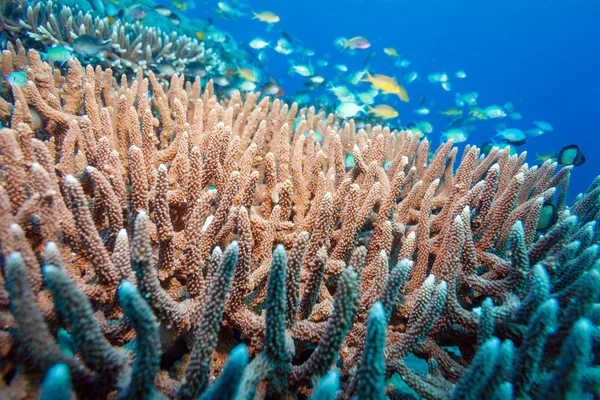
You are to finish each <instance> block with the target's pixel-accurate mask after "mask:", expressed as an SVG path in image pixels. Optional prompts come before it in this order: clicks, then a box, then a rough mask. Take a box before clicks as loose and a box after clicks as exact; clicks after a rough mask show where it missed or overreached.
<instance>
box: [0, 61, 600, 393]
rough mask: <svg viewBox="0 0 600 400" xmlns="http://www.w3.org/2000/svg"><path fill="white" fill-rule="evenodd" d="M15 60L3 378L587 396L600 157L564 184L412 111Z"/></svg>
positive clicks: (1, 220)
mask: <svg viewBox="0 0 600 400" xmlns="http://www.w3.org/2000/svg"><path fill="white" fill-rule="evenodd" d="M22 62H23V63H24V64H23V65H22V67H23V68H25V67H27V68H29V70H28V71H31V72H29V73H28V82H27V83H26V84H25V86H24V88H23V90H22V91H21V90H20V89H19V88H18V87H13V88H12V89H13V94H14V98H15V101H14V104H12V106H13V110H18V113H17V112H16V111H15V112H14V113H13V114H12V115H11V118H10V122H9V124H8V125H9V128H5V129H2V130H1V131H0V139H1V140H0V154H1V155H2V159H1V164H0V167H1V168H0V177H1V179H2V185H1V186H0V246H1V251H2V256H3V257H2V260H3V263H4V268H3V270H2V271H3V274H2V281H1V282H0V283H1V285H0V317H1V318H2V321H3V324H2V330H1V331H0V333H1V335H0V340H1V342H0V343H1V344H2V346H1V349H2V364H1V365H2V370H1V371H2V372H1V373H2V374H3V380H1V381H0V393H1V395H2V396H3V397H6V398H11V397H19V396H20V397H28V396H29V397H33V396H35V395H36V394H37V393H38V390H39V388H41V394H42V397H43V398H56V396H57V395H56V391H57V390H58V389H56V388H67V389H65V390H68V388H69V387H70V386H69V385H71V387H72V391H73V394H74V395H76V396H77V397H78V398H93V397H97V398H107V397H108V398H114V397H118V398H147V397H149V396H151V395H152V396H155V397H161V396H165V397H168V398H205V399H211V398H220V396H229V397H233V396H235V398H237V399H252V398H283V397H284V396H296V397H300V398H302V397H308V396H314V398H317V399H327V398H329V399H331V398H334V397H335V396H337V398H341V399H351V398H363V397H366V398H378V399H379V398H384V397H385V396H388V397H390V398H427V399H450V398H454V399H463V398H464V399H476V398H482V397H485V398H487V397H494V396H495V397H497V398H503V399H504V398H513V397H516V398H544V397H546V398H567V397H569V396H575V397H581V396H584V395H595V396H598V395H599V391H598V387H600V385H599V383H600V382H599V381H598V379H599V378H598V377H599V374H598V345H597V343H596V341H597V337H598V335H597V325H598V324H599V323H600V318H599V315H600V314H599V313H598V310H599V309H600V306H599V305H598V300H599V295H600V270H599V268H600V261H598V245H599V243H600V234H599V233H598V230H597V229H596V221H597V220H598V218H599V215H598V213H599V212H600V211H599V210H600V203H599V200H598V192H599V190H600V189H599V188H600V179H597V180H596V181H594V182H593V183H592V185H591V186H590V188H589V190H588V191H587V193H585V194H583V195H581V196H579V197H578V199H577V200H576V202H575V203H574V204H573V205H572V206H570V207H567V206H566V205H564V198H565V193H564V191H565V190H566V187H567V184H565V183H564V182H565V180H566V179H568V176H569V174H570V170H569V169H563V170H559V171H556V168H557V166H556V165H555V164H552V163H550V162H546V163H545V164H543V165H542V166H541V167H540V168H536V167H530V166H529V165H527V164H525V163H524V157H517V156H510V154H509V153H508V151H507V150H500V149H497V148H494V149H493V150H492V151H491V152H490V153H489V154H488V155H486V156H483V155H480V150H479V149H478V148H476V147H472V146H467V148H466V149H465V151H464V153H463V156H462V158H460V159H459V158H457V150H456V149H454V148H453V147H452V144H451V143H445V144H443V145H441V146H440V147H439V148H438V149H437V150H436V151H435V152H434V154H433V157H432V158H431V159H429V158H428V157H427V153H428V152H429V142H428V140H427V139H426V138H423V137H420V136H419V135H417V134H413V133H412V132H410V131H400V132H398V131H391V130H390V129H389V128H382V127H379V126H375V127H373V126H367V127H366V128H365V129H361V130H358V131H356V128H355V126H354V124H353V123H352V121H351V122H349V123H344V124H342V125H340V123H339V122H338V121H336V120H335V118H333V116H331V117H329V116H326V115H324V113H322V112H317V111H316V110H315V109H314V108H311V109H300V110H299V109H298V106H297V105H295V104H293V105H291V106H289V107H287V106H281V102H280V101H279V100H275V101H271V100H270V99H269V98H268V97H265V98H263V99H262V100H260V101H259V100H258V99H259V95H257V94H248V95H247V96H246V97H245V98H242V97H241V96H240V95H239V94H236V95H234V96H231V97H230V98H227V99H225V100H221V101H218V100H217V98H216V96H215V94H214V91H213V87H212V83H211V82H209V83H208V84H207V85H206V87H205V88H204V90H203V91H202V92H201V91H199V90H198V91H195V90H192V89H191V88H186V89H182V88H181V86H180V85H179V84H175V85H172V86H170V87H162V86H160V85H159V84H158V83H157V82H156V81H155V80H153V79H151V80H150V82H148V81H146V79H145V78H144V77H143V76H142V75H138V76H136V77H134V78H133V79H132V80H130V81H128V80H126V79H122V80H119V81H117V80H116V79H114V78H112V73H111V72H109V70H102V69H96V70H94V69H92V68H83V66H81V64H80V63H79V62H78V61H76V60H72V61H71V62H70V63H69V65H68V69H65V70H63V69H52V67H50V66H49V65H47V64H45V63H43V62H42V61H41V60H40V59H39V55H38V54H37V53H36V52H35V50H30V51H29V53H28V54H26V56H25V58H24V59H23V60H22ZM50 77H52V79H50ZM106 77H110V79H108V78H106ZM98 82H104V83H103V86H102V87H101V88H100V87H99V86H98ZM156 85H158V86H156ZM86 88H87V89H86ZM90 88H91V90H90ZM149 91H152V92H153V93H154V96H153V100H152V101H151V102H147V101H140V99H147V97H148V96H147V93H148V92H149ZM127 110H129V111H128V112H127ZM125 112H127V113H126V114H125ZM33 113H36V114H38V115H39V116H40V117H41V121H42V123H41V125H39V126H34V125H33V124H34V122H33V120H34V118H32V116H33ZM295 120H298V121H299V122H298V125H297V127H296V129H292V127H293V126H294V125H295V124H294V122H295ZM315 130H318V131H319V132H321V133H322V135H323V141H322V142H317V143H315V142H314V141H313V140H311V139H312V138H313V137H314V135H313V134H312V131H315ZM305 133H307V134H308V136H305ZM385 143H387V144H388V145H389V146H390V149H387V148H386V147H385V146H384V144H385ZM347 153H353V154H354V155H355V160H356V166H355V167H353V168H351V169H348V170H346V168H345V166H344V165H343V155H344V154H347ZM386 163H389V164H388V165H391V167H390V168H389V169H387V170H386V169H384V168H383V165H384V164H386ZM455 163H456V164H457V167H458V168H457V169H456V170H455V169H454V164H455ZM563 171H565V172H563ZM549 201H554V202H556V203H555V204H557V206H558V205H560V209H559V218H558V221H557V223H556V224H555V225H554V226H552V227H550V228H549V229H548V231H546V232H538V231H536V223H537V218H538V216H539V212H540V208H541V206H542V205H543V204H544V203H546V202H549ZM52 215H55V216H56V217H55V218H52V217H51V216H52ZM222 249H224V250H222ZM40 271H43V274H42V273H41V272H40ZM590 354H591V355H592V356H591V357H590ZM415 357H417V358H419V359H422V360H425V361H426V363H427V370H426V371H423V370H420V371H419V370H417V369H415V367H414V365H413V363H412V362H411V358H412V359H414V358H415ZM161 360H162V362H161ZM67 371H68V372H67ZM70 377H72V378H70ZM71 379H72V381H71ZM386 385H387V386H386Z"/></svg>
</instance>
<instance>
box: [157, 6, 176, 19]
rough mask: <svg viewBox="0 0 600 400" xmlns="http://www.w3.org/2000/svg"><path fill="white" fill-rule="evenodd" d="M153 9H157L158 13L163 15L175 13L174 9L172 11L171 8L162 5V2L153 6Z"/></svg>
mask: <svg viewBox="0 0 600 400" xmlns="http://www.w3.org/2000/svg"><path fill="white" fill-rule="evenodd" d="M152 10H153V11H155V12H156V13H158V14H160V15H162V16H163V17H168V16H169V15H171V14H173V11H171V9H169V8H168V7H165V6H161V5H160V4H159V5H157V6H154V7H153V8H152Z"/></svg>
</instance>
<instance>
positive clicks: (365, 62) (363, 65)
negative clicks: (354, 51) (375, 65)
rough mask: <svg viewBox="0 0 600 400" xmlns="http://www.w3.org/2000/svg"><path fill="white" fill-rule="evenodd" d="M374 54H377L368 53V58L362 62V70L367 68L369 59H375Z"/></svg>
mask: <svg viewBox="0 0 600 400" xmlns="http://www.w3.org/2000/svg"><path fill="white" fill-rule="evenodd" d="M375 54H377V52H376V51H372V52H370V53H369V55H368V56H366V57H365V59H364V60H363V63H362V67H363V68H366V67H367V64H369V61H371V58H373V57H375Z"/></svg>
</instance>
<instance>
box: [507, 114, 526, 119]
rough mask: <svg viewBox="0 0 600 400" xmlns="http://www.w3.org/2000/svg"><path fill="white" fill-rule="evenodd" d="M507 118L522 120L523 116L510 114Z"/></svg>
mask: <svg viewBox="0 0 600 400" xmlns="http://www.w3.org/2000/svg"><path fill="white" fill-rule="evenodd" d="M508 116H509V117H510V119H514V120H519V119H522V118H523V116H522V115H521V114H520V113H518V112H512V113H510V114H508Z"/></svg>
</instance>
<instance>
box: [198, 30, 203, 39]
mask: <svg viewBox="0 0 600 400" xmlns="http://www.w3.org/2000/svg"><path fill="white" fill-rule="evenodd" d="M196 37H197V38H198V39H200V40H204V32H202V31H198V32H196Z"/></svg>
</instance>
